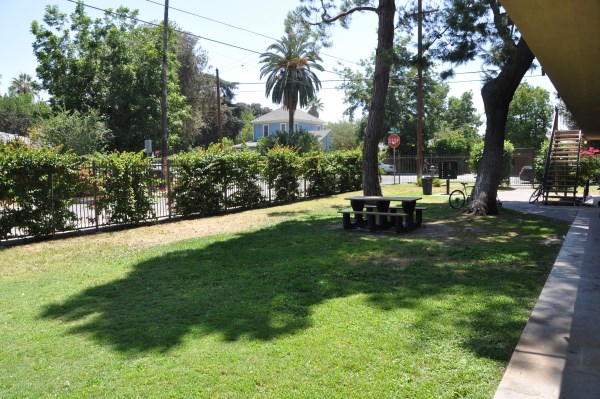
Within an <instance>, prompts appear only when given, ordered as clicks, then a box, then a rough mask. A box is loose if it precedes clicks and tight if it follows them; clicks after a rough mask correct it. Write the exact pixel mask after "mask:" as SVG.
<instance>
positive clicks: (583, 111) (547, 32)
mask: <svg viewBox="0 0 600 399" xmlns="http://www.w3.org/2000/svg"><path fill="white" fill-rule="evenodd" d="M502 5H503V6H504V8H505V9H506V11H507V12H508V15H509V16H510V18H511V19H512V20H513V21H514V23H515V24H516V25H517V28H519V31H520V32H521V34H522V35H523V37H524V38H525V40H526V41H527V44H528V45H529V48H530V49H531V51H533V54H535V56H536V58H537V59H538V61H539V62H540V64H541V65H542V68H544V71H545V72H546V73H547V74H548V77H549V78H550V80H551V81H552V83H553V84H554V87H555V88H556V91H557V92H558V95H559V96H560V97H561V98H562V99H563V100H564V102H565V104H566V105H567V108H568V109H569V111H571V113H572V114H573V116H574V117H575V120H576V121H577V123H578V124H579V126H580V127H581V129H582V131H583V133H584V134H585V135H586V137H587V138H588V139H589V140H598V139H600V95H599V94H600V68H599V67H598V65H600V40H599V38H600V23H598V21H600V1H598V0H527V1H523V0H502Z"/></svg>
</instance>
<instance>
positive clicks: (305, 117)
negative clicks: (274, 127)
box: [252, 108, 325, 125]
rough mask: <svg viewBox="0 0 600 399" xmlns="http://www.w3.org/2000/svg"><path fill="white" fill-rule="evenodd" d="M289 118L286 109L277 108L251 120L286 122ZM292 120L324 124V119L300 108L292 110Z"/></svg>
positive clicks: (254, 121) (257, 121) (258, 121)
mask: <svg viewBox="0 0 600 399" xmlns="http://www.w3.org/2000/svg"><path fill="white" fill-rule="evenodd" d="M289 119H290V117H289V113H288V110H287V109H283V108H279V109H276V110H275V111H271V112H269V113H268V114H265V115H263V116H260V117H258V118H256V119H255V120H253V121H252V123H277V122H287V121H288V120H289ZM294 121H295V122H308V123H314V124H317V125H324V124H325V121H323V120H321V119H319V118H315V117H314V116H312V115H311V114H309V113H308V112H304V111H302V110H301V109H297V110H296V112H294Z"/></svg>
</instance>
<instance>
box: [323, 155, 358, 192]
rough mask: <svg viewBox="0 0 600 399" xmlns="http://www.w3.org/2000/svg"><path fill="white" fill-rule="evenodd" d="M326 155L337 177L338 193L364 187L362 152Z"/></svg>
mask: <svg viewBox="0 0 600 399" xmlns="http://www.w3.org/2000/svg"><path fill="white" fill-rule="evenodd" d="M326 154H327V157H328V158H329V159H330V163H331V164H332V165H333V168H334V173H335V175H336V177H337V190H338V192H341V193H343V192H348V191H354V190H359V189H360V188H361V186H362V151H361V150H360V149H353V150H339V151H329V152H327V153H326Z"/></svg>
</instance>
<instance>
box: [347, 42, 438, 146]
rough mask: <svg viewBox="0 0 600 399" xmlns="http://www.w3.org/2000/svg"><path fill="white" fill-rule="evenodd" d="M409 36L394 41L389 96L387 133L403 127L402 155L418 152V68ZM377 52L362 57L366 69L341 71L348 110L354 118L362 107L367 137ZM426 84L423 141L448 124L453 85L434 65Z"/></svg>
mask: <svg viewBox="0 0 600 399" xmlns="http://www.w3.org/2000/svg"><path fill="white" fill-rule="evenodd" d="M409 39H410V38H409V37H405V38H396V41H395V43H394V54H395V56H394V59H393V60H392V65H391V72H390V86H389V89H388V93H387V99H386V113H385V115H386V117H385V123H384V126H385V128H384V129H383V130H382V132H387V131H388V130H389V129H390V128H392V127H394V128H397V129H398V130H399V135H400V139H401V142H402V144H401V145H400V147H399V148H397V149H396V151H397V153H400V154H410V155H413V154H416V151H417V150H416V144H417V142H416V141H417V140H416V135H415V132H416V131H417V118H416V115H417V97H416V93H417V87H416V84H417V83H416V82H417V69H416V67H415V65H414V64H413V63H412V62H411V59H412V54H411V53H410V51H409V42H410V40H409ZM374 63H375V54H373V55H372V56H371V58H370V59H369V60H361V61H360V64H361V66H362V67H363V71H362V72H356V71H354V70H353V69H351V68H345V69H343V70H342V71H340V72H341V74H342V75H343V76H344V79H345V81H344V83H342V84H341V88H342V89H343V90H344V97H345V99H344V102H346V103H347V104H350V106H349V107H348V109H347V110H346V111H345V113H346V114H347V115H349V116H350V118H351V119H353V118H354V117H355V114H356V112H357V111H358V110H362V113H363V118H362V121H361V122H362V123H361V125H360V129H359V134H360V136H361V137H362V136H364V132H365V131H366V122H367V116H368V110H369V106H370V103H371V96H372V92H373V79H374V74H375V69H374ZM423 85H424V90H423V92H424V96H423V103H424V113H425V115H427V118H424V120H423V123H424V124H423V142H424V143H427V142H428V141H429V140H430V139H432V138H433V137H434V133H435V132H437V131H439V130H440V129H441V128H442V127H443V126H445V122H444V117H445V115H446V113H445V112H446V96H447V95H448V91H449V87H448V85H447V84H444V83H440V82H439V79H438V77H437V76H436V75H435V73H434V71H433V69H432V68H431V66H429V65H428V66H427V67H426V68H425V70H424V73H423ZM385 140H387V135H386V134H382V135H381V136H380V137H379V138H378V141H385Z"/></svg>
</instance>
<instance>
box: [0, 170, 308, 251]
mask: <svg viewBox="0 0 600 399" xmlns="http://www.w3.org/2000/svg"><path fill="white" fill-rule="evenodd" d="M163 168H164V167H163V165H162V164H161V163H150V164H149V165H145V166H143V167H140V168H138V169H134V170H131V169H130V170H129V175H138V176H143V180H144V182H146V183H144V184H145V187H144V193H143V196H146V197H147V199H149V201H150V205H146V208H143V206H142V209H141V210H140V211H139V215H138V216H139V217H137V218H127V217H123V216H122V215H123V214H126V213H127V212H121V213H119V209H118V208H119V207H123V206H124V205H123V204H124V203H126V205H125V206H127V207H129V208H131V207H135V206H140V205H139V204H140V203H142V202H143V198H136V200H133V201H130V202H127V200H124V201H119V200H118V199H117V200H110V201H109V200H107V198H106V195H105V194H106V192H107V191H108V190H109V189H107V187H108V186H109V185H110V184H111V179H112V180H113V181H114V176H115V175H116V174H117V173H116V172H115V171H114V170H113V169H112V166H109V165H102V164H99V163H96V162H94V163H90V164H84V165H82V166H81V170H80V172H79V173H80V176H81V175H84V178H85V179H87V180H88V184H82V188H80V189H78V190H77V191H78V193H77V194H76V195H75V196H74V197H73V198H68V199H64V198H58V197H57V196H56V195H55V191H56V190H55V187H56V186H55V185H54V184H53V183H55V182H57V179H58V177H57V176H55V175H53V173H52V172H48V173H47V174H45V175H44V177H43V178H42V179H46V178H47V180H48V181H49V182H50V184H49V188H48V189H47V190H46V191H47V192H46V193H41V194H40V193H38V194H37V195H38V196H37V198H38V199H39V198H40V197H44V196H45V198H44V200H42V201H36V200H32V201H27V202H28V204H27V205H24V204H19V203H10V202H8V201H5V202H0V218H2V217H4V218H11V216H7V215H9V214H12V215H14V214H15V212H16V213H18V214H19V216H17V217H13V219H19V225H20V227H13V228H11V229H10V231H9V232H8V233H7V232H4V234H3V235H4V236H5V237H6V238H4V239H2V237H1V236H0V244H2V242H4V243H6V242H10V241H14V240H18V239H23V238H27V237H32V236H36V235H51V236H55V235H56V234H60V233H65V232H84V231H94V230H99V229H101V228H104V227H109V226H126V225H133V224H139V223H140V222H156V221H162V220H168V219H172V218H177V217H181V216H183V215H182V214H178V213H177V211H176V206H175V204H174V202H173V187H175V186H176V185H177V184H178V181H179V177H180V176H179V171H178V167H177V165H174V164H172V163H171V162H169V163H168V164H167V166H166V170H163ZM82 171H83V173H82ZM148 182H149V183H148ZM128 184H130V185H131V186H134V185H138V184H140V181H137V182H128ZM252 184H255V185H256V186H257V188H258V190H259V192H260V193H261V195H262V199H261V201H260V203H259V204H256V206H263V207H264V206H273V205H278V204H281V203H282V201H279V202H278V201H276V193H275V188H274V187H272V185H270V184H269V182H268V181H266V180H264V179H263V178H261V177H260V176H256V179H255V180H254V181H253V182H252ZM309 186H310V182H309V181H308V180H306V179H304V178H303V177H300V178H299V180H298V191H297V193H298V195H297V196H295V199H299V200H302V199H307V198H310V195H309V190H308V188H309ZM36 190H37V189H36ZM219 190H221V194H220V195H222V197H221V198H222V200H220V201H219V212H218V213H223V212H229V211H235V210H241V209H245V208H243V207H240V206H235V205H233V206H231V205H228V204H229V201H227V199H228V198H232V196H234V195H235V194H236V193H237V192H238V190H239V186H238V185H237V184H236V182H226V183H224V184H219ZM37 191H39V190H37ZM129 195H130V196H137V197H141V196H142V195H141V194H140V193H139V192H137V193H136V192H134V191H132V192H131V193H129ZM48 199H49V200H48ZM64 201H67V202H68V203H67V206H66V211H58V210H57V209H56V208H58V206H57V207H53V206H52V204H54V203H58V202H64ZM42 202H43V203H45V204H51V205H50V206H48V205H40V203H42ZM253 207H255V206H253ZM246 208H248V207H246ZM11 211H12V213H11ZM126 211H131V209H127V210H126ZM28 214H30V215H31V216H30V217H29V216H27V215H28ZM119 215H121V216H119ZM198 215H200V216H202V214H201V213H199V214H198ZM35 218H37V219H35ZM61 218H62V219H61ZM59 219H60V220H62V221H57V220H59ZM40 221H41V222H40ZM46 224H47V225H46ZM34 225H37V227H35V226H34ZM40 225H43V226H40ZM38 227H39V228H38ZM40 231H44V232H45V233H42V234H39V232H40Z"/></svg>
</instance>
